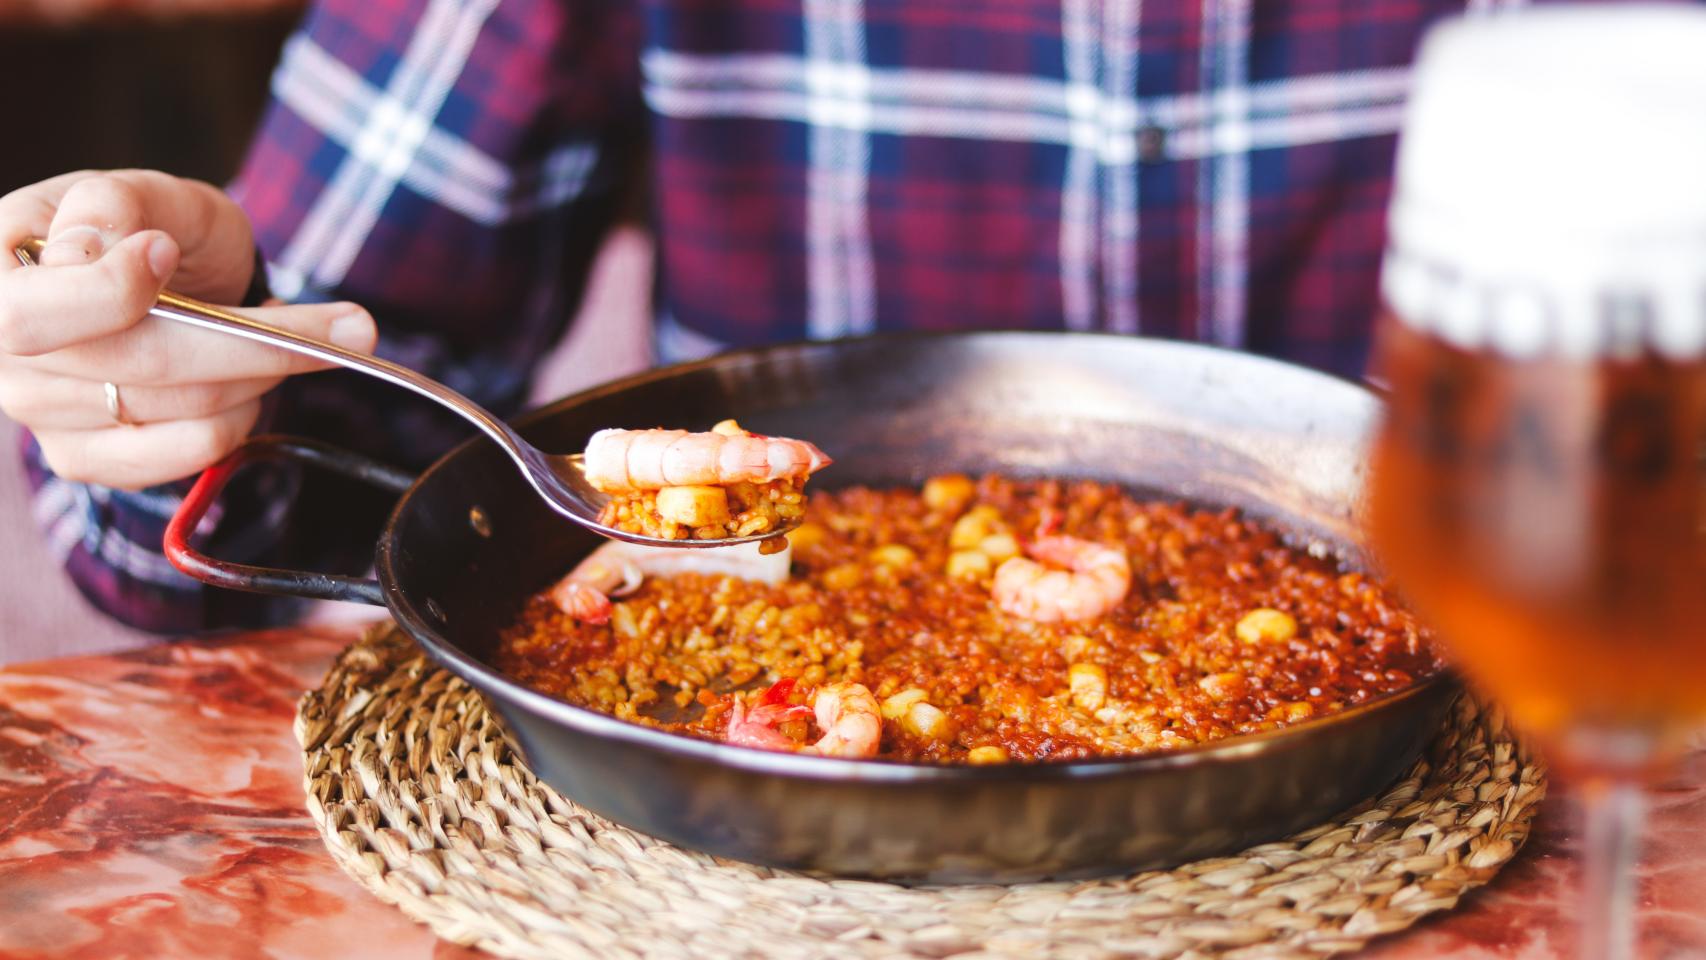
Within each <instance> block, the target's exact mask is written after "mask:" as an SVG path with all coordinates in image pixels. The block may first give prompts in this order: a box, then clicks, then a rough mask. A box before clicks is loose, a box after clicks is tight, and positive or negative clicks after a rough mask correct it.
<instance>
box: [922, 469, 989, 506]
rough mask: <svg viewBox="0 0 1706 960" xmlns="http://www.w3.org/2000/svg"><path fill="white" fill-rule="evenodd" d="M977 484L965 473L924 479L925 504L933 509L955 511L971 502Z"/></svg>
mask: <svg viewBox="0 0 1706 960" xmlns="http://www.w3.org/2000/svg"><path fill="white" fill-rule="evenodd" d="M976 493H977V486H976V485H975V484H973V483H972V481H971V478H970V477H968V476H966V475H965V474H963V473H948V474H943V475H942V476H940V477H931V478H930V479H928V480H926V481H924V505H925V506H927V507H929V508H930V509H932V510H941V511H944V512H946V511H953V510H958V509H960V508H961V507H963V506H965V505H966V504H968V503H970V502H971V498H972V497H973V496H974V495H976Z"/></svg>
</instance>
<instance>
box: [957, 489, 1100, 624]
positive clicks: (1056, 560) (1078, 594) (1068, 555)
mask: <svg viewBox="0 0 1706 960" xmlns="http://www.w3.org/2000/svg"><path fill="white" fill-rule="evenodd" d="M1059 527H1060V518H1059V516H1057V515H1055V514H1052V513H1048V514H1045V515H1044V516H1043V518H1042V521H1041V523H1040V524H1039V525H1038V530H1037V538H1036V539H1035V540H1032V541H1031V542H1030V543H1028V544H1026V545H1025V552H1026V553H1028V554H1030V557H1012V558H1010V559H1008V560H1007V561H1006V562H1004V563H1002V564H1001V566H1000V567H998V568H997V569H996V571H995V583H994V586H993V587H992V588H991V590H990V593H991V595H992V596H994V598H995V603H996V605H997V606H999V607H1000V608H1001V609H1002V610H1004V611H1006V612H1007V613H1010V614H1012V615H1014V616H1016V617H1023V618H1024V619H1026V620H1035V621H1037V622H1038V623H1059V622H1062V621H1074V620H1093V619H1095V618H1096V617H1099V616H1101V615H1102V614H1104V613H1107V612H1108V611H1110V610H1112V609H1114V608H1115V607H1117V606H1119V605H1120V601H1122V600H1124V599H1125V595H1126V593H1128V592H1129V591H1130V590H1131V561H1130V560H1129V559H1127V557H1126V554H1125V551H1124V550H1117V549H1115V548H1113V547H1107V546H1103V545H1102V544H1099V543H1091V542H1090V541H1088V540H1081V539H1079V538H1077V537H1068V536H1063V535H1061V534H1058V533H1055V532H1054V531H1055V530H1057V529H1059Z"/></svg>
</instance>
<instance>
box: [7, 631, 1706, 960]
mask: <svg viewBox="0 0 1706 960" xmlns="http://www.w3.org/2000/svg"><path fill="white" fill-rule="evenodd" d="M356 629H357V628H354V627H319V628H307V629H298V630H291V631H281V632H270V633H253V634H242V635H235V636H230V637H225V638H221V639H212V640H197V641H190V642H183V643H173V644H163V645H160V646H157V647H151V648H148V649H144V650H140V651H134V652H130V653H125V654H118V655H114V656H104V657H81V658H76V659H66V660H51V661H40V662H36V663H28V664H20V665H16V666H12V667H9V668H6V669H3V670H0V958H5V960H26V958H37V957H88V958H97V957H98V958H120V957H179V956H182V957H189V956H194V957H204V958H235V957H255V956H269V957H276V958H280V960H289V958H298V957H300V958H317V957H323V956H327V955H329V954H331V953H332V951H334V950H335V951H336V952H337V953H338V954H339V955H344V956H357V957H366V958H376V960H391V958H426V957H435V958H463V957H475V956H479V954H478V953H477V952H476V951H472V950H467V949H463V948H460V947H455V946H452V945H450V944H447V943H443V942H441V941H438V940H436V939H435V938H434V937H433V936H432V934H431V933H429V932H428V931H427V930H426V928H425V927H421V926H418V925H416V924H415V923H413V922H412V921H410V920H408V919H407V918H406V917H404V916H403V914H402V913H400V912H398V911H397V910H395V909H393V908H391V907H389V906H386V905H385V904H383V903H381V902H380V901H379V900H377V899H375V898H374V897H373V896H371V895H370V894H368V893H367V892H366V891H365V890H363V889H362V888H361V887H359V886H357V885H356V884H355V882H354V881H352V880H350V879H348V878H347V877H345V876H344V875H343V873H342V872H340V871H339V869H338V867H337V866H336V865H335V864H334V863H333V862H332V860H331V858H330V857H329V856H328V855H327V854H326V853H325V851H324V850H323V849H322V847H321V845H320V838H319V836H318V834H316V833H315V830H314V826H313V824H312V823H310V822H309V820H308V817H307V815H306V813H304V812H303V809H302V804H303V797H302V788H301V783H300V780H301V766H300V759H299V757H300V755H299V752H298V749H297V745H296V742H295V739H294V738H293V737H292V735H291V718H292V716H293V715H294V708H295V701H296V698H297V696H298V695H299V694H300V693H301V692H302V691H303V690H304V689H305V688H307V687H309V686H311V685H313V684H316V683H317V682H318V681H319V678H320V676H321V674H322V672H323V671H324V670H325V669H326V667H327V666H328V665H329V664H330V662H331V660H332V657H333V656H334V655H335V654H336V653H337V651H338V650H340V649H341V648H342V647H343V646H344V645H346V644H347V643H349V642H350V641H351V640H353V639H354V637H355V630H356ZM1564 793H1565V792H1564V791H1561V790H1557V789H1554V791H1553V797H1552V799H1549V800H1548V801H1547V802H1546V806H1545V808H1544V809H1543V811H1542V813H1541V815H1540V821H1539V826H1538V829H1537V831H1536V833H1535V835H1534V838H1533V839H1532V840H1531V842H1530V843H1529V844H1528V846H1527V848H1526V849H1525V850H1524V851H1523V852H1522V854H1521V855H1520V856H1519V858H1518V859H1517V860H1516V862H1514V863H1512V864H1511V865H1510V866H1509V867H1507V868H1506V869H1505V870H1504V871H1503V872H1502V873H1501V874H1500V875H1499V876H1498V878H1497V879H1496V880H1495V881H1494V882H1493V883H1492V884H1491V885H1490V886H1488V887H1486V888H1484V889H1483V890H1481V891H1479V892H1477V893H1475V894H1472V895H1471V896H1470V897H1469V898H1467V899H1466V900H1465V902H1464V903H1463V904H1461V905H1460V906H1459V907H1458V909H1456V910H1454V911H1452V912H1450V913H1448V914H1446V915H1444V916H1441V917H1438V918H1435V919H1432V920H1429V921H1425V922H1424V923H1422V924H1421V925H1419V926H1417V927H1415V928H1413V929H1412V930H1410V931H1408V932H1406V933H1403V934H1399V935H1397V936H1395V937H1392V938H1389V939H1387V940H1384V941H1380V942H1379V943H1377V944H1376V945H1375V946H1374V947H1373V948H1372V949H1371V950H1370V951H1368V955H1371V956H1376V957H1381V958H1385V960H1399V958H1404V960H1408V958H1421V957H1442V958H1451V960H1467V958H1481V957H1519V958H1534V960H1538V958H1550V957H1567V956H1570V955H1571V949H1570V948H1571V943H1572V938H1571V926H1570V924H1571V920H1572V916H1573V910H1572V904H1573V903H1574V892H1575V887H1574V883H1575V871H1574V869H1573V861H1572V860H1571V859H1570V857H1569V850H1570V848H1571V845H1572V840H1571V836H1570V833H1571V831H1570V817H1569V804H1568V802H1567V801H1565V802H1560V800H1559V798H1560V797H1561V796H1563V795H1564ZM1641 874H1642V876H1641V890H1642V911H1641V912H1642V922H1643V940H1642V955H1643V956H1644V957H1652V958H1667V960H1668V958H1681V957H1706V754H1701V755H1698V756H1696V757H1694V758H1693V761H1692V762H1691V764H1690V766H1689V769H1688V770H1687V771H1685V773H1684V774H1683V775H1682V776H1681V777H1679V778H1678V779H1677V780H1676V781H1675V782H1673V783H1671V784H1668V785H1666V787H1665V788H1664V789H1663V790H1661V791H1659V792H1657V793H1656V794H1655V797H1654V814H1653V824H1652V829H1651V831H1650V834H1649V840H1648V844H1647V849H1646V854H1645V859H1644V861H1643V866H1642V869H1641Z"/></svg>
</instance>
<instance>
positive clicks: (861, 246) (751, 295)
mask: <svg viewBox="0 0 1706 960" xmlns="http://www.w3.org/2000/svg"><path fill="white" fill-rule="evenodd" d="M1498 5H1499V4H1497V3H1471V7H1484V8H1488V9H1491V8H1492V7H1495V6H1498ZM1461 9H1462V6H1461V4H1460V3H1457V4H1454V3H1451V2H1448V0H1394V2H1389V3H1380V4H1372V3H1360V2H1355V0H1292V2H1283V3H1282V2H1279V0H1270V2H1263V3H1260V4H1257V3H1255V2H1254V0H1197V2H1192V3H1185V2H1177V0H1149V2H1145V3H1139V2H1138V0H1106V2H1100V0H978V2H972V3H939V2H930V3H905V2H894V0H888V2H873V3H869V4H867V3H863V2H860V0H803V2H801V0H744V2H742V3H738V4H735V3H711V2H706V0H651V2H649V3H646V4H644V5H634V4H630V3H628V2H625V0H603V2H588V0H573V2H571V0H325V2H323V3H322V4H321V5H320V6H319V7H318V8H317V9H316V10H314V11H313V13H312V14H310V16H309V17H308V18H307V20H306V22H305V23H304V25H303V27H302V29H301V30H300V32H299V33H298V34H297V35H296V36H295V37H294V38H293V39H292V40H291V41H290V43H289V45H288V46H287V47H286V49H285V52H284V57H283V61H282V63H281V65H280V66H279V69H278V73H277V75H276V78H275V80H274V88H273V92H274V97H275V100H274V103H273V105H272V107H271V109H270V111H269V113H268V115H267V118H266V120H265V123H264V125H263V127H262V128H261V131H260V135H259V138H258V140H257V141H256V143H255V145H254V147H253V149H252V152H251V154H250V157H249V161H248V163H247V164H246V167H245V169H244V171H243V172H242V174H241V176H240V177H239V178H238V180H237V181H236V183H235V185H234V187H233V193H234V195H235V196H236V197H237V199H238V201H239V202H240V203H241V204H242V205H243V206H244V208H245V209H246V210H247V211H248V212H249V214H250V216H251V217H252V218H253V219H254V222H255V226H256V235H257V237H258V240H259V243H260V245H261V248H262V249H263V250H264V251H265V253H266V255H267V257H268V259H269V263H270V271H269V273H270V276H271V280H272V284H273V288H274V290H275V292H277V293H278V294H279V295H281V296H283V297H286V298H287V299H307V300H316V299H331V298H349V299H353V300H357V301H360V302H362V303H364V304H367V305H368V306H370V307H371V308H372V310H373V312H374V314H375V315H376V316H378V317H379V318H380V320H381V329H382V339H381V346H380V352H381V353H382V354H384V355H386V356H389V357H391V358H392V359H396V360H399V361H401V362H403V363H405V364H408V365H410V366H413V367H416V368H419V369H422V370H424V371H426V372H428V373H430V374H431V375H432V376H435V377H438V378H440V379H442V380H444V381H446V382H447V383H449V384H450V385H452V386H454V387H455V388H457V389H459V390H461V391H463V392H465V393H467V394H469V395H471V396H473V397H474V398H476V399H477V400H480V401H481V402H483V403H485V404H487V405H488V406H489V407H491V408H492V409H494V410H497V411H499V412H503V413H508V412H513V411H514V410H515V409H516V407H517V406H518V405H519V404H520V403H521V401H522V398H523V397H524V396H525V393H526V389H527V385H528V377H529V375H530V370H531V367H532V364H533V362H534V361H535V360H536V359H537V358H538V357H539V356H541V355H542V354H543V353H544V352H545V351H546V350H547V348H548V347H549V345H550V344H551V343H552V342H553V341H554V340H555V339H557V338H558V337H559V336H560V335H561V333H562V331H563V326H564V324H565V322H566V319H567V318H568V317H569V316H570V314H571V312H572V309H573V307H574V304H575V300H576V298H577V297H578V294H579V290H580V285H581V281H582V279H583V278H584V276H585V273H586V270H587V267H588V264H589V261H590V259H591V256H592V254H593V252H594V250H595V248H596V246H597V243H598V241H599V240H600V238H601V237H602V235H603V233H604V231H605V229H606V228H607V226H608V225H609V223H610V222H611V220H612V217H613V216H614V215H615V214H616V213H617V211H618V210H619V207H620V205H621V201H622V197H623V195H624V193H625V191H627V190H628V188H629V187H630V186H631V185H632V181H633V180H635V179H636V175H637V174H643V173H645V172H647V171H649V174H650V176H649V179H650V197H651V202H652V204H653V210H654V214H655V219H656V227H657V232H658V237H659V244H660V247H659V250H660V258H661V264H660V276H661V286H660V290H659V295H658V326H657V338H656V342H657V344H658V349H659V352H660V354H662V355H663V357H664V358H665V359H680V358H685V357H687V356H691V355H695V354H702V353H706V352H709V351H712V350H716V349H719V348H722V347H725V346H737V345H746V344H756V343H763V342H769V341H775V340H784V339H797V338H803V337H813V338H827V337H839V336H843V335H848V334H860V333H867V332H870V331H877V330H893V329H915V328H925V329H959V328H1002V327H1028V328H1066V329H1074V330H1113V331H1121V332H1128V333H1134V334H1144V335H1150V336H1163V337H1184V338H1191V339H1197V340H1204V341H1208V342H1213V343H1218V344H1223V345H1226V346H1231V347H1238V348H1243V349H1249V350H1254V351H1257V352H1261V353H1266V354H1271V355H1274V356H1279V357H1285V358H1288V359H1291V360H1295V361H1299V362H1302V363H1306V364H1310V365H1313V366H1317V367H1321V368H1324V369H1328V370H1333V371H1337V372H1339V373H1343V374H1347V375H1356V374H1357V373H1359V372H1360V370H1361V368H1362V364H1363V361H1364V356H1365V353H1366V350H1367V347H1368V333H1369V328H1370V324H1371V321H1372V318H1373V316H1374V313H1375V307H1376V294H1375V291H1376V274H1377V265H1378V261H1379V257H1380V252H1381V247H1382V241H1383V230H1384V216H1385V205H1386V199H1387V194H1388V189H1389V177H1390V171H1391V167H1392V161H1393V148H1394V137H1393V133H1394V131H1395V129H1396V127H1397V125H1398V122H1399V119H1400V115H1401V112H1402V108H1403V101H1404V95H1405V90H1406V84H1407V79H1408V71H1407V64H1408V63H1409V61H1410V59H1411V57H1412V55H1413V53H1414V51H1415V47H1416V43H1417V40H1418V38H1419V36H1420V34H1421V32H1422V31H1423V29H1424V28H1425V27H1426V26H1427V25H1428V24H1429V23H1430V22H1431V21H1433V20H1434V19H1436V18H1437V17H1439V16H1442V15H1445V14H1448V13H1452V12H1457V11H1459V10H1461ZM276 401H277V402H276V407H277V409H276V413H275V415H274V417H273V418H272V426H273V427H274V428H275V429H286V430H294V431H306V432H309V433H313V434H317V435H320V436H323V437H328V438H331V439H333V440H335V441H338V442H342V443H345V444H348V445H350V446H352V447H354V448H355V449H358V450H362V451H364V452H368V453H371V454H373V455H375V456H377V457H380V458H385V459H390V460H392V461H394V462H397V463H399V464H408V465H415V466H420V465H423V464H425V463H427V462H429V461H430V460H431V459H433V458H434V457H436V456H438V455H439V454H440V453H442V452H443V451H444V450H445V449H446V447H447V446H448V445H449V444H450V443H452V442H453V441H455V440H456V439H459V438H460V437H462V436H464V435H466V432H465V431H464V430H463V429H461V428H460V427H459V426H458V425H457V424H455V423H453V422H451V421H449V420H448V419H447V416H446V415H441V414H439V413H437V412H436V411H435V410H431V409H426V408H424V407H423V406H421V405H420V404H419V403H417V402H415V401H413V400H412V399H410V398H408V397H406V396H405V395H404V394H402V393H401V392H399V391H396V390H394V389H392V388H388V387H385V386H383V385H378V384H375V383H372V382H369V381H365V380H363V379H361V378H358V377H355V376H353V375H348V374H341V373H328V374H315V375H313V376H310V377H303V378H297V379H295V380H293V381H291V382H290V383H288V384H286V385H285V386H284V387H283V388H281V389H280V390H279V391H278V395H277V397H276ZM31 455H32V459H33V462H34V463H35V465H36V466H35V469H34V474H33V475H34V479H35V481H36V483H37V484H38V489H39V493H38V499H37V512H38V516H39V518H40V520H41V521H42V523H43V524H44V526H45V528H46V529H47V531H48V537H49V540H50V542H51V544H52V545H53V548H54V549H55V550H56V551H57V552H58V554H59V555H60V556H61V557H62V558H63V559H64V561H65V562H66V564H67V566H68V568H69V569H70V572H71V574H72V576H73V578H74V579H75V580H76V581H77V582H78V584H79V585H81V586H82V587H83V589H84V591H85V592H86V593H87V594H88V595H90V596H91V598H92V599H93V600H94V601H95V602H96V603H97V604H99V605H100V606H101V607H102V608H103V609H106V610H107V611H109V612H111V613H113V614H115V615H117V616H120V617H122V618H124V619H127V620H129V621H131V622H134V623H138V624H140V625H143V626H145V627H151V628H154V629H159V630H185V629H196V628H202V627H207V626H213V625H217V624H218V623H221V622H226V621H229V620H233V619H244V618H249V619H254V618H257V617H265V616H278V615H281V611H280V610H279V609H278V608H276V607H275V608H272V609H270V610H263V611H257V610H255V609H254V608H253V607H252V606H251V607H244V606H243V605H241V604H237V603H235V602H233V601H231V600H230V599H229V598H217V597H215V596H212V595H213V594H217V593H218V591H213V590H208V589H203V588H201V587H200V586H198V585H196V584H193V583H191V582H189V581H188V580H187V579H186V578H184V577H182V576H180V575H178V574H177V573H176V572H175V571H173V570H171V569H170V568H169V567H168V566H167V565H166V564H165V561H164V560H163V559H162V558H161V557H160V555H159V553H158V549H159V548H158V545H159V541H160V531H161V528H162V525H163V522H164V520H165V518H166V517H167V516H168V514H169V513H170V511H171V509H172V507H173V506H174V505H175V503H176V493H177V490H176V489H162V490H157V491H149V492H147V493H144V494H125V493H120V492H116V491H108V490H102V489H98V488H90V487H83V486H78V485H74V484H69V483H65V482H62V481H59V480H57V479H56V478H53V477H51V476H49V475H48V474H47V472H46V471H45V470H44V469H42V468H41V467H40V460H39V456H35V455H34V452H33V451H31ZM347 495H348V492H347V491H338V490H336V489H335V488H331V487H330V486H329V485H328V484H327V483H325V482H323V481H321V480H318V479H316V478H309V477H297V476H294V475H290V474H288V472H286V471H274V472H272V473H270V474H269V473H268V472H267V471H264V470H263V471H257V472H256V476H255V477H254V478H252V479H251V480H250V481H249V482H248V484H247V485H246V488H245V489H243V490H239V491H236V492H235V493H234V495H233V497H231V498H228V502H227V503H226V504H225V505H224V506H225V510H224V514H223V518H222V519H221V520H220V522H219V523H218V524H216V525H215V526H216V529H212V530H210V531H209V535H210V536H211V537H212V540H213V543H212V545H211V547H210V549H212V550H215V551H218V552H221V553H223V554H224V555H226V556H247V557H271V558H274V559H276V558H277V556H278V554H279V547H278V544H279V542H280V537H281V535H282V533H283V532H284V531H286V530H290V531H291V532H292V534H293V535H300V534H302V532H303V530H304V529H307V528H312V529H313V530H322V531H323V530H326V529H336V530H339V531H340V532H342V533H344V534H346V536H344V537H342V538H341V541H342V542H341V545H342V546H343V547H344V548H345V549H343V550H342V552H341V558H339V559H337V560H334V559H330V558H334V557H338V555H339V551H336V550H332V549H330V547H332V546H336V544H329V543H325V542H321V543H301V544H298V545H297V548H299V549H296V551H295V552H296V554H297V558H298V559H304V558H313V559H314V560H315V561H317V562H349V563H358V564H359V563H360V562H361V559H359V558H362V557H364V556H370V553H364V551H370V550H371V546H372V539H371V535H372V531H373V529H374V528H375V521H374V520H373V518H374V517H377V516H378V514H379V513H380V511H381V510H382V507H383V504H379V503H372V502H368V503H365V504H363V505H361V507H360V509H359V510H356V508H354V507H350V508H349V509H344V510H343V512H341V513H340V512H338V511H339V510H340V509H341V508H343V507H347V506H348V505H347V503H346V500H345V498H346V496H347ZM334 505H336V506H334ZM352 510H356V512H355V513H354V514H352V513H351V511H352ZM297 512H300V514H301V516H300V517H298V518H297V520H298V522H296V523H294V524H293V522H292V514H293V513H297ZM298 539H299V540H303V539H305V538H304V537H302V536H298ZM306 539H307V540H313V539H314V538H313V537H307V538H306ZM320 539H321V540H328V539H332V538H325V537H322V538H320Z"/></svg>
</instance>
